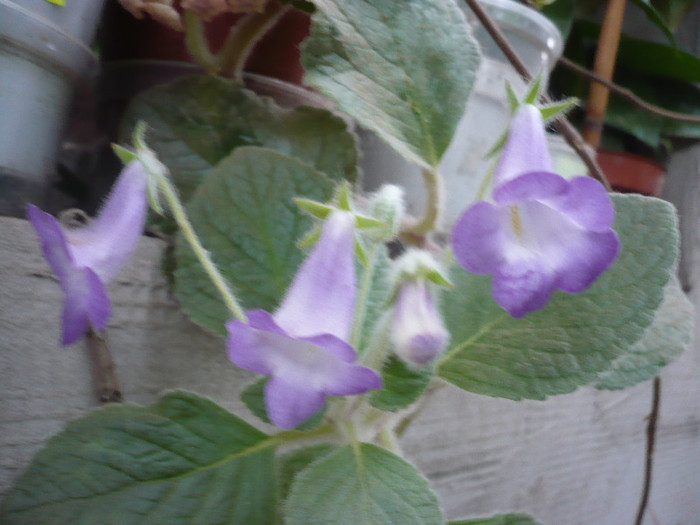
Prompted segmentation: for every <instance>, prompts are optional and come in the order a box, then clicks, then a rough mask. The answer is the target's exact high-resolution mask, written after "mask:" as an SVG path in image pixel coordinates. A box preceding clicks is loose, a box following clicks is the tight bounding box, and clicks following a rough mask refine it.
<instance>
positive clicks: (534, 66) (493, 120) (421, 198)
mask: <svg viewBox="0 0 700 525" xmlns="http://www.w3.org/2000/svg"><path fill="white" fill-rule="evenodd" d="M481 4H482V6H483V7H484V9H485V10H486V12H487V13H488V14H489V15H490V16H491V18H492V19H493V20H494V21H495V22H496V24H497V25H498V27H499V28H500V29H501V31H503V32H504V34H505V35H506V37H507V38H508V40H509V41H510V42H511V43H512V44H513V46H514V47H515V49H516V51H517V52H518V54H519V55H520V57H521V58H522V59H523V61H524V62H525V64H526V66H527V68H528V69H529V71H530V72H531V73H533V75H536V74H537V73H538V72H540V71H544V73H545V75H548V74H549V71H550V70H551V68H552V67H553V65H554V64H555V63H556V60H557V58H558V57H559V56H560V55H561V51H562V39H561V35H560V34H559V31H558V30H557V28H556V27H555V26H554V24H552V22H550V21H549V20H548V19H547V18H546V17H544V16H543V15H541V14H539V13H538V12H536V11H534V10H532V9H529V8H527V7H525V6H523V5H522V4H519V3H517V2H514V1H511V0H481ZM464 12H465V15H466V16H467V19H468V20H469V22H470V23H471V25H472V27H473V30H474V36H475V38H476V39H477V41H478V42H479V45H480V47H481V50H482V60H481V65H480V67H479V70H478V73H477V77H476V82H475V83H474V88H473V90H472V93H471V97H470V99H469V103H468V105H467V109H466V112H465V114H464V115H463V117H462V119H461V121H460V122H459V125H458V127H457V130H456V132H455V137H454V139H453V141H452V143H451V144H450V146H449V148H448V149H447V151H446V152H445V155H444V157H443V159H442V163H441V165H440V172H441V173H442V176H443V178H444V181H445V192H444V194H445V206H444V213H443V217H442V226H443V227H444V228H449V226H450V225H451V224H452V223H454V221H455V220H456V219H457V218H458V217H459V215H460V214H461V213H462V211H463V210H464V209H465V208H466V207H467V206H468V205H469V204H470V203H471V202H473V201H474V200H475V198H476V196H477V193H478V191H479V187H480V186H481V183H482V181H483V179H484V176H485V175H486V173H487V170H488V169H489V166H490V165H491V162H490V161H487V160H486V159H485V158H484V156H485V155H486V153H487V152H488V151H489V150H490V149H491V147H492V146H493V145H494V143H495V141H496V140H498V138H499V137H500V136H501V134H502V133H503V132H504V131H505V129H506V126H507V125H508V119H509V110H508V102H507V98H506V89H505V81H506V80H508V81H509V82H510V83H511V84H512V85H513V86H514V88H515V89H516V91H518V92H522V91H523V89H524V87H525V83H524V82H523V80H522V79H521V78H520V76H519V75H518V74H517V73H516V71H515V70H514V69H513V67H512V66H511V65H510V63H509V62H508V61H507V59H506V58H505V56H504V55H503V54H502V53H501V51H500V49H498V47H497V46H496V44H495V43H493V41H492V39H491V37H490V36H489V34H488V33H487V32H486V31H485V30H484V28H483V27H482V26H481V24H480V23H479V22H478V21H477V20H476V19H475V17H474V15H473V13H472V12H471V10H470V9H469V8H468V7H467V6H466V5H465V6H464ZM361 137H362V149H363V153H364V158H363V161H362V168H363V171H364V174H365V175H364V182H363V184H364V188H365V189H366V190H368V191H372V190H374V189H376V188H378V187H379V186H381V185H382V184H385V183H392V184H398V185H401V186H403V187H404V188H405V190H406V200H407V205H408V211H409V213H411V214H413V215H421V214H422V213H423V211H424V209H425V191H424V186H423V180H422V176H421V173H420V170H419V168H418V167H417V166H415V165H414V164H411V163H409V162H407V161H405V160H404V159H403V158H401V157H400V156H399V155H397V154H396V153H394V152H393V151H391V150H390V148H389V147H388V146H386V145H385V144H384V143H383V142H382V141H380V140H379V139H378V138H377V137H376V136H375V135H374V134H372V133H369V132H366V131H365V132H361Z"/></svg>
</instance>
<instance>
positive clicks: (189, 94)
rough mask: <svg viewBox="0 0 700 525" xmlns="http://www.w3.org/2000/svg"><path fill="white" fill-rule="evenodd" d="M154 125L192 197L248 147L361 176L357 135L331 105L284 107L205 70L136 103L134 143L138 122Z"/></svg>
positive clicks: (131, 119)
mask: <svg viewBox="0 0 700 525" xmlns="http://www.w3.org/2000/svg"><path fill="white" fill-rule="evenodd" d="M139 120H143V121H145V122H146V123H147V124H148V134H147V136H146V139H147V142H148V145H149V147H151V148H152V149H153V150H154V151H155V152H156V153H157V154H158V157H159V158H160V160H161V161H162V162H163V163H164V164H165V165H166V166H168V168H169V169H170V171H171V173H172V176H173V179H174V181H175V184H176V186H177V187H178V189H179V190H180V192H181V194H182V197H183V199H185V200H187V199H188V198H189V196H190V195H191V194H192V192H193V191H194V190H195V188H196V187H197V186H198V185H199V183H200V182H201V180H202V178H203V177H204V175H205V173H206V172H207V171H208V170H209V169H210V168H212V167H213V166H215V165H216V164H217V163H219V161H221V160H222V159H224V158H225V157H227V156H228V155H229V154H230V153H231V152H232V151H233V150H234V149H235V148H238V147H241V146H264V147H267V148H270V149H273V150H275V151H278V152H279V153H284V154H286V155H289V156H292V157H296V158H298V159H300V160H302V161H304V162H306V163H308V164H310V165H311V166H313V167H315V168H316V169H317V170H319V171H322V172H324V173H327V174H328V175H329V176H332V177H338V178H346V179H348V180H350V181H353V180H355V177H356V176H357V148H356V146H355V137H354V136H353V135H352V133H350V132H349V131H348V129H347V124H346V123H345V121H344V120H342V119H341V118H339V117H337V116H335V115H333V114H332V113H330V112H329V111H327V110H325V109H318V108H312V107H303V106H302V107H298V108H295V109H282V108H280V107H279V106H277V105H276V104H275V103H274V102H273V101H272V99H270V98H263V97H259V96H257V95H256V94H255V93H253V92H252V91H249V90H247V89H244V88H243V87H242V86H241V85H240V84H238V83H236V82H234V81H231V80H226V79H223V78H219V77H213V76H205V75H198V76H192V77H187V78H185V79H182V80H179V81H177V82H174V83H172V84H166V85H163V86H158V87H155V88H153V89H150V90H148V91H146V92H144V93H142V94H140V95H138V96H137V97H136V98H135V99H134V101H133V102H132V103H131V105H130V106H129V108H128V110H127V114H126V116H125V118H124V121H123V124H122V133H121V137H122V141H123V142H125V143H129V142H130V141H131V133H132V131H133V129H134V126H135V125H136V122H137V121H139Z"/></svg>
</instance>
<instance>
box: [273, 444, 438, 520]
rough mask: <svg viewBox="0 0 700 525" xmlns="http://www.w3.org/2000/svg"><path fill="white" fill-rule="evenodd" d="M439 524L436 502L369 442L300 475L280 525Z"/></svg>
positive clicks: (402, 465) (421, 482)
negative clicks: (330, 522) (282, 524)
mask: <svg viewBox="0 0 700 525" xmlns="http://www.w3.org/2000/svg"><path fill="white" fill-rule="evenodd" d="M331 517H332V523H334V524H335V525H442V524H443V523H444V520H443V518H442V513H441V511H440V505H439V503H438V500H437V497H436V496H435V494H434V493H433V492H432V491H431V490H430V486H429V485H428V481H427V480H426V479H425V478H424V477H423V476H422V475H421V473H420V472H418V470H416V468H415V467H414V466H413V465H411V464H409V463H407V462H406V461H405V460H403V459H401V458H399V457H398V456H395V455H394V454H392V453H391V452H389V451H387V450H384V449H383V448H380V447H377V446H376V445H371V444H369V443H355V444H354V446H353V445H347V446H345V447H343V448H341V449H339V450H337V451H335V452H333V453H331V454H329V455H326V456H324V457H323V458H321V459H319V460H318V461H315V462H314V463H312V464H311V465H310V466H309V467H308V468H306V469H304V470H302V471H301V472H300V473H299V474H298V475H297V476H296V479H295V480H294V482H293V483H292V488H291V491H290V494H289V497H288V498H287V501H286V504H285V521H284V523H285V525H328V523H329V518H331Z"/></svg>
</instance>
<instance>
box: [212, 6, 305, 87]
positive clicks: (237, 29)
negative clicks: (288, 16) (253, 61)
mask: <svg viewBox="0 0 700 525" xmlns="http://www.w3.org/2000/svg"><path fill="white" fill-rule="evenodd" d="M290 9H291V8H290V7H289V6H288V5H284V6H283V5H281V4H279V3H277V2H276V1H274V0H271V1H269V2H268V3H267V5H266V6H265V10H264V11H263V12H262V13H251V14H249V15H246V16H245V17H243V18H242V19H241V20H240V21H239V22H238V23H237V24H236V25H235V26H233V27H232V28H231V32H230V33H229V35H228V37H227V38H226V41H225V42H224V45H223V46H222V47H221V50H220V51H219V55H218V57H217V63H218V66H219V70H220V71H221V72H222V73H223V74H224V75H225V76H228V77H233V78H235V79H239V80H240V79H241V75H242V74H243V67H244V66H245V63H246V61H247V60H248V57H249V56H250V53H251V52H252V51H253V48H254V47H255V44H257V43H258V41H259V40H260V39H261V38H262V37H263V36H264V35H265V33H267V32H268V31H269V30H270V29H271V28H272V26H274V25H275V24H276V23H277V22H278V21H279V19H280V18H282V16H283V15H284V14H285V13H287V11H289V10H290Z"/></svg>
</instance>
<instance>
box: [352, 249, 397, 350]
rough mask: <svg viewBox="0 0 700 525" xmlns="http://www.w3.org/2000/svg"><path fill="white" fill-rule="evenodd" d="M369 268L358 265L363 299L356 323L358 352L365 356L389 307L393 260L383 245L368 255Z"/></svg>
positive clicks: (359, 300)
mask: <svg viewBox="0 0 700 525" xmlns="http://www.w3.org/2000/svg"><path fill="white" fill-rule="evenodd" d="M368 258H369V266H368V267H365V266H363V265H361V264H359V263H358V264H357V275H358V279H361V281H360V289H361V292H360V293H361V294H362V296H361V297H358V300H357V303H358V313H357V314H356V323H357V325H358V327H359V328H358V329H359V330H360V335H359V337H358V338H357V340H358V341H359V343H358V348H357V351H358V353H359V354H363V353H364V351H365V350H366V349H367V345H368V344H369V343H370V340H371V338H372V335H373V333H374V330H375V327H376V326H377V323H378V321H379V319H380V318H381V315H382V312H383V310H384V309H386V307H387V303H388V301H389V296H390V294H391V280H390V278H389V272H390V266H391V259H389V254H388V252H387V249H386V247H385V246H383V245H377V246H375V247H374V249H373V250H371V251H370V253H369V254H368Z"/></svg>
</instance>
